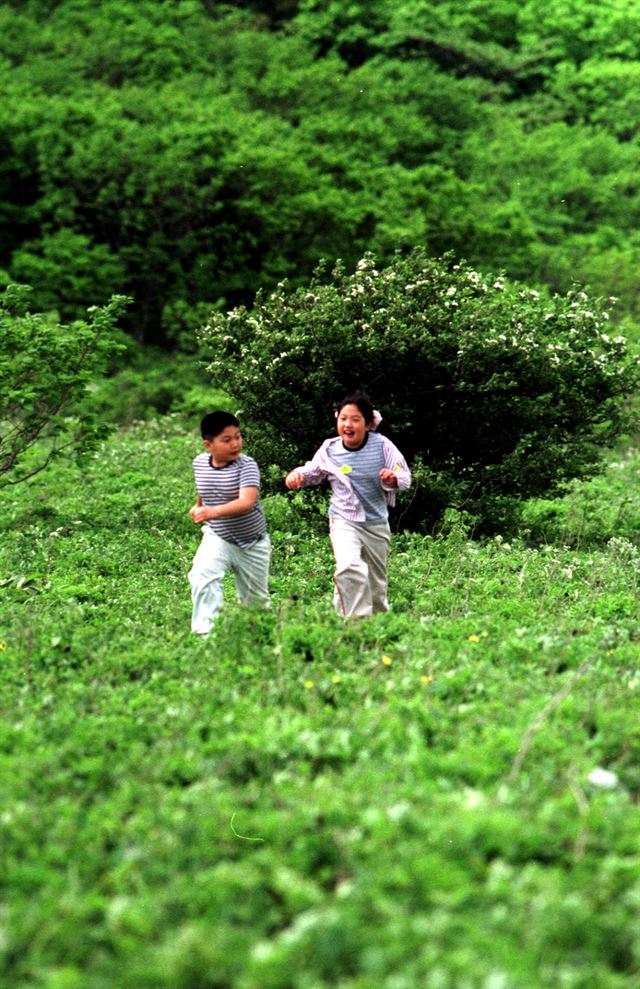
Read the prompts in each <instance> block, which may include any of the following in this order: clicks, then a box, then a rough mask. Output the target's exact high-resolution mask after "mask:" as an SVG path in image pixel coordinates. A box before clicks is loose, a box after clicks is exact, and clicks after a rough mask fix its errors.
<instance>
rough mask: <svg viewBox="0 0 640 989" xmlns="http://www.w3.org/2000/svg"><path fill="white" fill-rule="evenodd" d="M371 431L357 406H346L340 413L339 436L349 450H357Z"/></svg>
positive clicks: (369, 424) (369, 425)
mask: <svg viewBox="0 0 640 989" xmlns="http://www.w3.org/2000/svg"><path fill="white" fill-rule="evenodd" d="M370 429H371V423H367V422H365V418H364V416H363V414H362V412H361V411H360V409H359V408H358V406H357V405H345V406H344V408H342V409H340V412H339V413H338V436H339V437H340V438H341V439H342V442H343V443H344V445H345V446H346V448H347V450H357V449H358V447H359V446H362V444H363V443H364V438H365V436H366V435H367V433H368V432H369V430H370Z"/></svg>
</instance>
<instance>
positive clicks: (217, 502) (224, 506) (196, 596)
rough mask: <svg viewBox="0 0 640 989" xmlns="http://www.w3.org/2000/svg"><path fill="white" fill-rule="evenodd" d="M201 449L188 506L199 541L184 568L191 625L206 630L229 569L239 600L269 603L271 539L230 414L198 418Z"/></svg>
mask: <svg viewBox="0 0 640 989" xmlns="http://www.w3.org/2000/svg"><path fill="white" fill-rule="evenodd" d="M200 431H201V433H202V439H203V442H204V448H205V450H206V453H199V454H198V455H197V456H196V457H195V459H194V461H193V472H194V475H195V481H196V489H197V492H198V500H197V501H196V503H195V505H194V506H193V507H192V508H191V509H190V510H189V515H190V516H191V518H192V519H193V521H194V522H195V523H196V524H198V525H199V524H200V523H204V525H203V526H202V542H201V543H200V547H199V549H198V551H197V553H196V555H195V556H194V558H193V564H192V567H191V570H190V572H189V583H190V584H191V600H192V602H193V610H192V616H191V630H192V632H195V633H197V634H198V635H205V636H206V635H208V634H209V632H210V631H211V627H212V625H213V621H214V619H215V617H216V616H217V614H218V612H219V611H220V608H221V607H222V601H223V584H222V582H223V579H224V575H225V573H226V572H227V570H232V571H233V574H234V576H235V581H236V591H237V594H238V600H239V601H240V602H241V603H242V604H251V605H256V606H260V607H269V603H270V602H269V590H268V579H269V562H270V558H271V542H270V539H269V534H268V533H267V524H266V521H265V517H264V513H263V511H262V508H261V506H260V500H259V491H260V471H259V470H258V465H257V464H256V462H255V460H254V459H253V458H252V457H248V456H246V454H244V453H243V452H242V434H241V432H240V425H239V423H238V420H237V419H236V417H235V416H233V415H231V413H229V412H210V413H208V415H206V416H205V417H204V419H203V420H202V422H201V423H200Z"/></svg>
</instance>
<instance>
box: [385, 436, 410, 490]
mask: <svg viewBox="0 0 640 989" xmlns="http://www.w3.org/2000/svg"><path fill="white" fill-rule="evenodd" d="M380 480H381V482H382V487H383V489H384V490H385V491H406V490H407V488H408V487H409V486H410V484H411V471H410V470H409V467H408V465H407V461H406V460H405V459H404V457H403V456H402V454H401V453H400V451H399V450H398V448H397V446H394V444H393V443H392V442H391V440H386V442H385V444H384V467H383V468H382V470H381V471H380Z"/></svg>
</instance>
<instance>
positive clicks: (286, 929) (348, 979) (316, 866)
mask: <svg viewBox="0 0 640 989" xmlns="http://www.w3.org/2000/svg"><path fill="white" fill-rule="evenodd" d="M248 440H249V442H248V443H247V445H246V449H247V452H251V445H250V437H249V438H248ZM198 450H199V442H198V438H197V436H196V433H195V430H194V429H193V423H188V424H187V423H185V420H184V419H183V418H182V417H180V416H179V415H175V414H172V415H166V416H163V417H159V418H156V419H155V420H152V421H149V422H146V423H138V424H134V425H132V426H129V427H128V428H125V429H122V430H121V431H120V432H118V433H117V434H115V435H114V436H112V437H111V438H109V439H107V440H105V442H104V444H103V445H102V447H101V448H100V449H99V450H98V452H97V453H96V454H92V455H91V456H90V458H88V460H87V461H86V462H85V463H84V464H83V465H82V467H78V466H75V465H73V464H71V463H63V462H60V463H58V464H57V465H55V466H53V467H51V468H50V469H49V470H48V471H46V472H45V473H43V474H41V475H39V476H38V477H36V478H34V479H33V480H32V481H30V482H28V483H25V484H22V485H17V486H16V487H15V488H6V489H4V490H3V491H2V492H1V493H0V528H1V529H2V536H1V540H0V650H1V651H0V705H1V719H0V772H1V776H2V785H1V786H0V801H1V804H2V806H1V807H0V848H1V850H2V852H1V854H2V870H1V875H2V879H1V883H2V887H1V896H0V984H1V985H2V986H6V987H7V989H9V987H11V989H543V987H544V989H637V986H638V985H640V827H639V824H640V809H639V803H638V799H639V796H640V721H639V718H638V711H639V704H638V702H639V700H640V671H639V668H638V655H639V652H640V648H639V639H640V621H639V614H638V580H639V576H640V548H639V544H640V484H639V479H640V478H639V475H640V452H638V451H636V450H635V449H633V448H630V449H625V450H623V451H621V452H618V453H615V454H612V455H611V462H610V463H609V466H608V468H607V471H606V473H605V474H604V475H603V476H602V477H600V478H597V479H595V480H593V481H591V482H589V483H583V484H579V485H576V486H575V488H574V489H573V490H572V491H571V492H569V493H568V494H567V496H566V497H565V498H564V499H562V500H560V501H558V502H536V503H532V504H530V505H529V506H527V511H526V517H525V520H524V525H523V528H522V530H521V533H520V535H519V536H518V537H517V538H511V537H510V536H509V535H508V534H505V535H504V536H503V537H500V536H498V537H496V538H494V539H491V540H487V541H484V542H479V541H474V540H473V539H472V538H471V537H470V535H471V534H470V533H468V532H467V531H465V529H464V526H463V524H462V522H461V520H460V518H459V517H457V516H456V514H455V513H450V514H449V516H448V517H447V519H446V521H445V525H444V526H443V530H442V532H441V533H439V534H437V535H435V536H422V535H416V534H409V533H404V534H401V535H397V536H396V537H395V539H394V544H393V552H392V559H391V562H390V596H391V600H392V610H391V611H390V612H389V613H388V614H385V615H378V616H375V617H373V618H371V619H368V620H355V621H351V622H348V623H344V622H342V621H341V620H339V619H338V618H337V617H336V616H335V615H334V614H333V612H332V607H331V587H332V581H331V552H330V547H329V543H328V539H327V536H326V534H325V531H324V522H323V519H322V517H321V515H320V512H319V509H318V508H317V505H315V504H313V503H312V502H311V501H309V499H305V496H303V495H295V496H293V495H290V494H284V493H283V494H281V495H273V496H271V497H269V498H267V499H265V511H266V513H267V515H268V519H269V524H270V530H271V534H272V538H273V544H274V557H273V566H272V581H271V586H272V592H273V607H272V609H271V610H270V611H269V612H263V613H251V612H248V611H242V610H241V609H239V608H238V607H237V605H236V604H235V602H234V600H233V592H232V587H229V594H228V598H227V607H226V609H225V612H224V615H223V617H222V619H221V620H220V622H219V625H218V626H217V628H216V630H215V632H214V633H213V634H212V635H211V636H210V637H209V639H208V640H207V641H201V640H199V639H197V640H196V639H195V637H192V636H191V634H190V633H189V615H190V602H189V594H188V585H187V580H186V574H187V571H188V569H189V565H190V561H191V558H192V555H193V553H194V551H195V548H196V546H197V543H198V539H199V532H198V529H197V528H196V527H195V526H194V525H193V524H192V523H191V521H190V519H189V518H188V515H187V510H188V508H189V507H190V505H191V504H192V501H193V483H192V477H191V468H190V462H191V458H192V456H193V455H194V454H195V453H196V452H198Z"/></svg>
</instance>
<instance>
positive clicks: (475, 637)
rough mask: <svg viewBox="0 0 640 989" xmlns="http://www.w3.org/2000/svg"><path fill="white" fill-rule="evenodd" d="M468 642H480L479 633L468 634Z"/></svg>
mask: <svg viewBox="0 0 640 989" xmlns="http://www.w3.org/2000/svg"><path fill="white" fill-rule="evenodd" d="M469 642H480V636H479V635H470V636H469Z"/></svg>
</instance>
